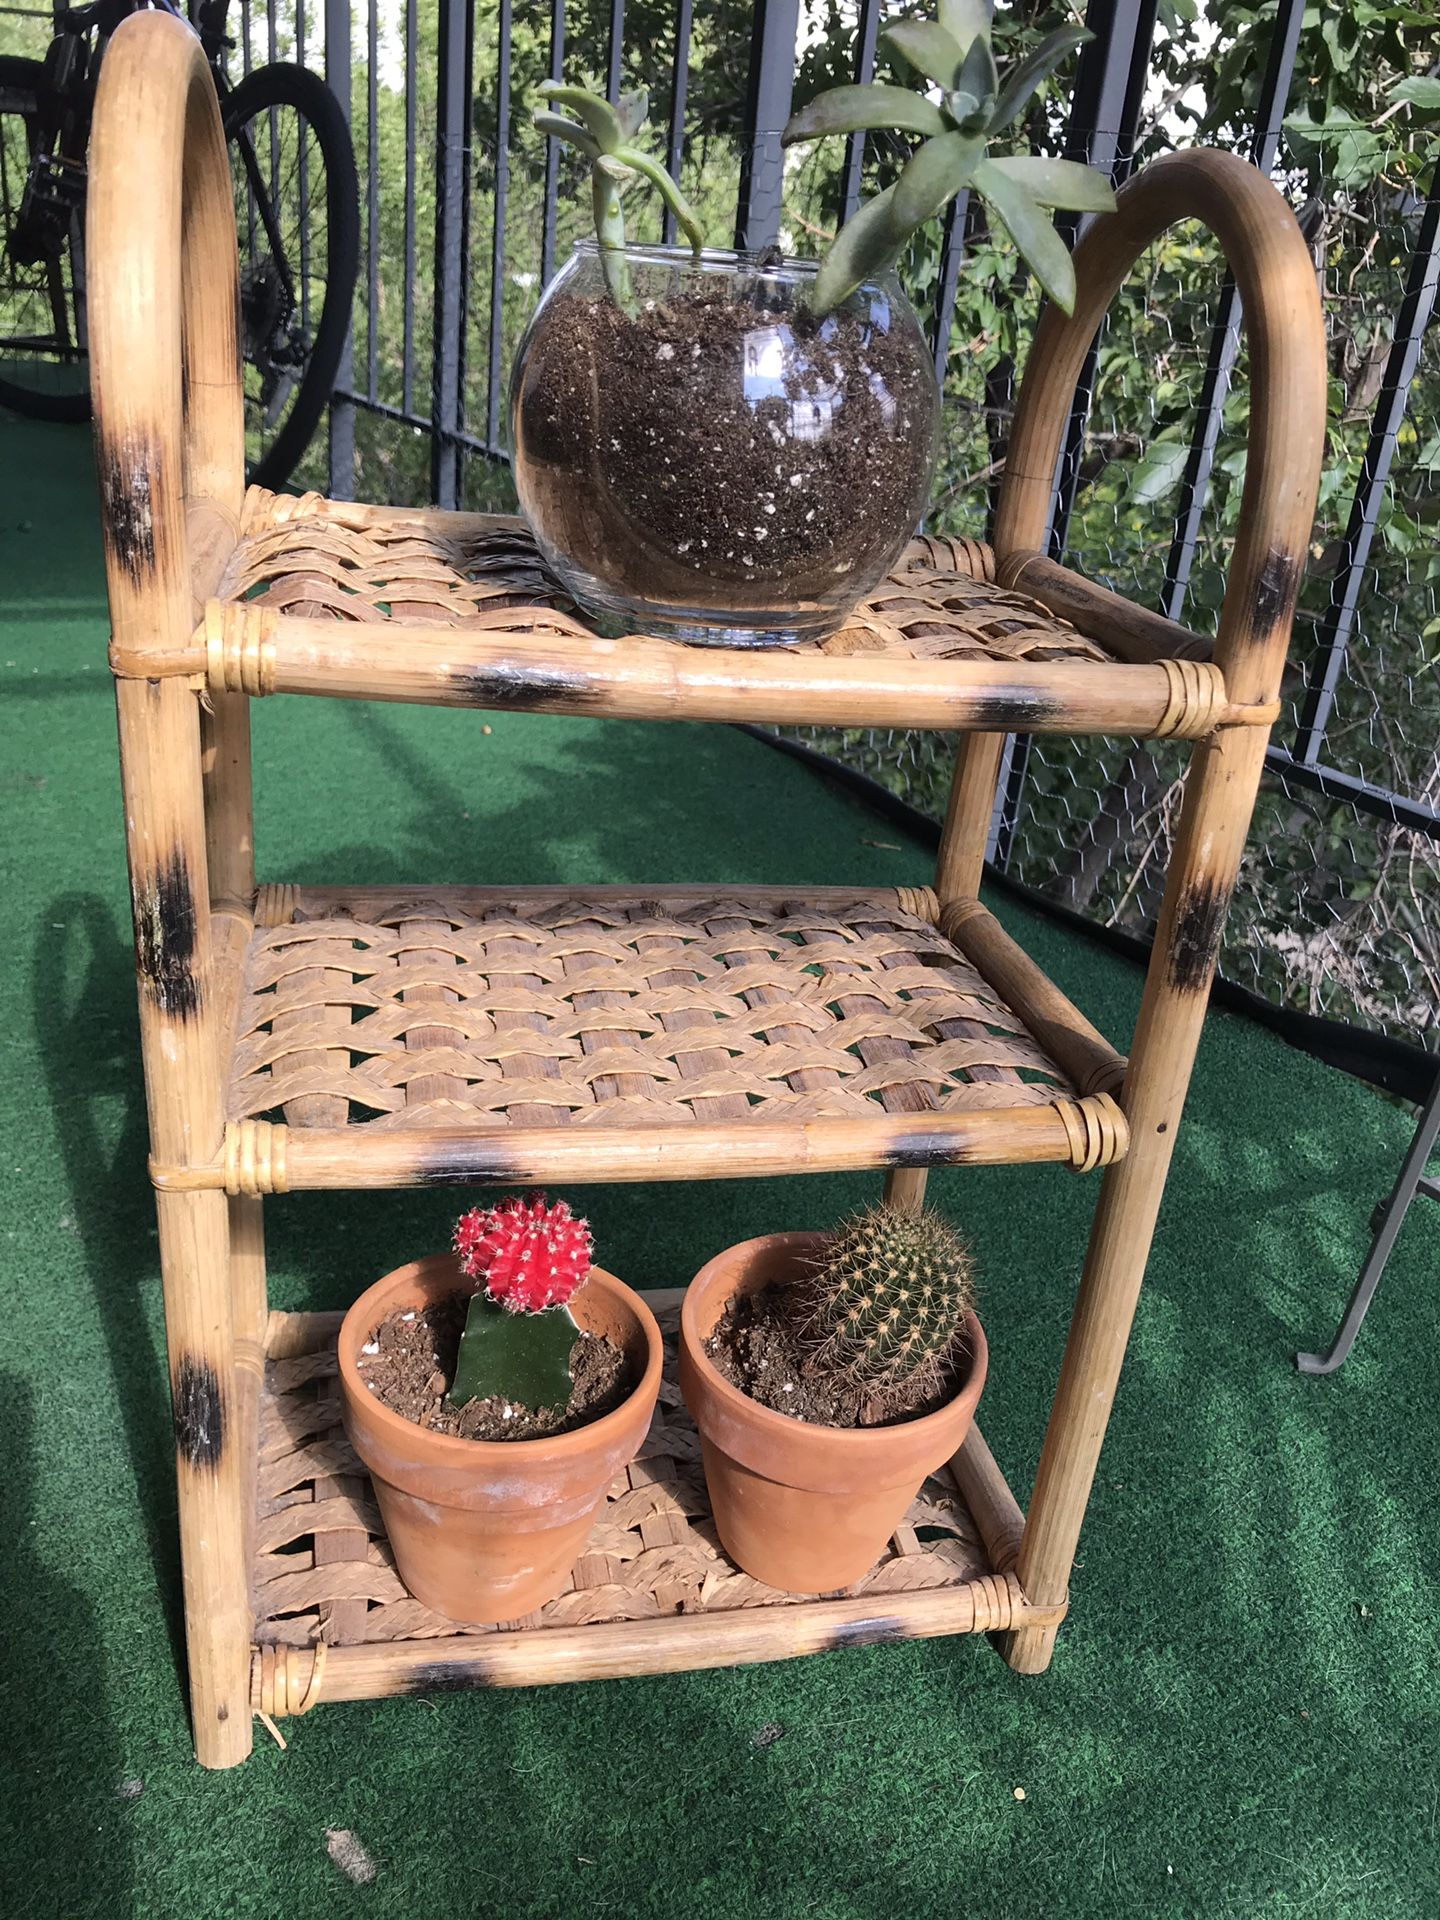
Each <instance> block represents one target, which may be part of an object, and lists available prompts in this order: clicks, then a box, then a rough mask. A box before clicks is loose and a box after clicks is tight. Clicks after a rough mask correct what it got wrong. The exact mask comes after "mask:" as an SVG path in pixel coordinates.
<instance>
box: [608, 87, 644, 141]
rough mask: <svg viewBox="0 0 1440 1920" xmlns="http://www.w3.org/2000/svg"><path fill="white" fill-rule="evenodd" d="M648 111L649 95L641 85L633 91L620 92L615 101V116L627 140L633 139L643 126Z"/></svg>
mask: <svg viewBox="0 0 1440 1920" xmlns="http://www.w3.org/2000/svg"><path fill="white" fill-rule="evenodd" d="M649 113H650V96H649V94H648V93H646V91H645V90H644V88H643V87H641V88H637V90H636V91H635V92H634V93H622V94H621V96H620V98H619V99H618V100H617V101H616V103H615V117H616V119H617V120H618V121H619V122H620V125H621V127H622V128H623V129H624V131H625V137H626V139H627V140H633V139H634V138H635V136H636V134H637V133H638V132H639V131H640V129H641V127H643V126H644V124H645V121H646V119H647V118H648V116H649Z"/></svg>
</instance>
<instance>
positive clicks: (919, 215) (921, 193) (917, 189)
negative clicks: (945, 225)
mask: <svg viewBox="0 0 1440 1920" xmlns="http://www.w3.org/2000/svg"><path fill="white" fill-rule="evenodd" d="M984 152H985V136H984V134H979V133H942V134H937V135H936V137H935V138H934V139H933V140H927V141H926V142H925V144H924V146H923V147H921V148H920V149H919V151H918V152H916V153H913V154H912V155H911V156H910V158H909V160H908V161H907V162H906V164H905V170H904V172H903V173H902V174H901V175H900V178H899V179H898V180H897V181H896V182H895V199H894V203H893V220H894V225H895V226H896V228H897V229H898V230H900V232H901V238H900V242H899V245H898V246H897V248H896V252H897V253H898V252H899V247H900V246H903V245H904V243H905V239H906V238H907V237H908V236H909V235H910V234H912V233H913V232H914V231H915V229H916V228H917V227H923V226H924V224H925V222H926V221H927V220H929V219H930V218H931V217H932V216H933V215H935V214H937V213H938V212H939V211H940V209H941V207H943V206H944V205H945V203H946V201H947V200H953V199H954V197H955V195H956V194H957V193H959V191H960V189H961V188H962V187H966V186H968V185H969V184H970V177H971V175H972V174H973V172H974V170H975V166H976V163H977V162H978V161H979V160H980V158H981V156H982V155H983V153H984Z"/></svg>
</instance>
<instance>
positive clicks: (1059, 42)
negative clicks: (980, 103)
mask: <svg viewBox="0 0 1440 1920" xmlns="http://www.w3.org/2000/svg"><path fill="white" fill-rule="evenodd" d="M1094 37H1095V36H1094V35H1093V34H1092V33H1091V32H1090V31H1089V29H1088V28H1087V27H1061V28H1059V29H1058V30H1057V31H1056V32H1055V33H1052V34H1050V35H1048V36H1047V38H1045V39H1044V40H1042V41H1041V42H1040V44H1039V46H1038V47H1036V49H1035V51H1034V52H1033V53H1031V54H1028V55H1027V56H1026V57H1025V59H1023V60H1022V61H1021V62H1020V64H1019V66H1017V67H1014V68H1012V69H1011V71H1010V74H1009V75H1008V77H1007V79H1006V81H1005V84H1004V86H1003V87H1002V88H1001V89H1000V98H999V99H998V100H997V101H996V102H995V111H994V113H993V114H992V115H991V119H990V132H991V133H992V134H994V133H999V132H1001V131H1002V130H1003V129H1004V128H1005V127H1008V126H1009V125H1010V123H1011V121H1012V120H1015V119H1017V118H1018V117H1019V115H1020V114H1021V113H1023V112H1024V110H1025V108H1026V107H1027V106H1028V105H1029V102H1030V96H1031V94H1033V93H1034V91H1035V89H1036V88H1037V87H1038V86H1039V85H1040V84H1041V82H1042V81H1044V80H1048V79H1049V77H1050V75H1051V74H1052V73H1053V72H1054V71H1055V69H1056V67H1058V66H1059V65H1060V63H1061V61H1062V60H1064V59H1066V58H1067V57H1068V56H1069V55H1070V54H1072V53H1073V52H1074V51H1075V49H1076V47H1083V46H1084V44H1085V42H1086V41H1087V40H1093V39H1094Z"/></svg>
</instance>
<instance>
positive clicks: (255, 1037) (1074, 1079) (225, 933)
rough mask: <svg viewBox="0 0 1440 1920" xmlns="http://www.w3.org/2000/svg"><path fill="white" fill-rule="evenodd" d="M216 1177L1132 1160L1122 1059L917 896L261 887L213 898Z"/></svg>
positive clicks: (1064, 1003) (991, 949) (972, 906)
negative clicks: (246, 905) (221, 1025)
mask: <svg viewBox="0 0 1440 1920" xmlns="http://www.w3.org/2000/svg"><path fill="white" fill-rule="evenodd" d="M215 924H216V926H217V928H219V930H220V932H219V937H218V945H219V952H218V954H217V956H216V965H217V972H218V976H219V979H218V987H219V995H220V999H221V1002H222V1007H223V1018H224V1022H225V1029H226V1031H227V1033H228V1034H229V1035H230V1036H231V1038H230V1043H229V1047H230V1051H229V1059H228V1070H227V1075H226V1094H225V1102H226V1107H225V1115H226V1121H227V1126H226V1135H225V1143H224V1148H223V1151H222V1153H221V1154H220V1155H218V1156H217V1157H216V1159H215V1160H214V1162H213V1163H211V1164H210V1165H207V1166H200V1167H187V1168H156V1169H154V1174H155V1178H156V1181H157V1184H159V1185H161V1186H171V1187H199V1186H224V1187H225V1188H227V1190H229V1191H230V1192H256V1193H259V1192H284V1191H286V1190H288V1189H292V1188H315V1187H357V1186H416V1185H432V1184H446V1183H461V1182H471V1181H498V1182H503V1183H506V1184H532V1183H533V1184H538V1183H540V1182H543V1181H581V1182H583V1181H599V1180H605V1181H617V1180H632V1181H633V1180H651V1179H657V1180H664V1179H682V1178H683V1179H705V1178H724V1177H731V1176H741V1175H758V1174H779V1173H801V1172H826V1171H834V1170H839V1169H847V1168H849V1169H856V1168H885V1167H928V1166H943V1165H953V1164H960V1163H991V1164H993V1163H999V1162H1011V1163H1019V1162H1043V1161H1051V1162H1060V1163H1064V1164H1068V1165H1070V1166H1072V1167H1075V1168H1077V1169H1080V1170H1084V1171H1088V1170H1089V1169H1090V1168H1092V1167H1095V1166H1100V1165H1105V1164H1108V1163H1109V1162H1110V1161H1112V1160H1115V1159H1118V1158H1119V1157H1120V1156H1121V1155H1122V1154H1123V1153H1124V1151H1125V1147H1126V1143H1127V1137H1128V1136H1127V1130H1126V1125H1125V1118H1124V1115H1123V1113H1122V1111H1121V1109H1120V1107H1119V1105H1118V1103H1117V1101H1116V1099H1115V1097H1114V1096H1115V1095H1116V1093H1117V1092H1118V1091H1119V1089H1120V1087H1121V1085H1122V1084H1123V1079H1124V1072H1125V1062H1124V1060H1123V1059H1122V1058H1121V1056H1120V1055H1119V1054H1117V1053H1116V1051H1115V1050H1114V1048H1113V1047H1111V1046H1110V1044H1109V1043H1108V1041H1106V1040H1105V1039H1104V1037H1103V1036H1102V1035H1101V1034H1100V1033H1098V1032H1097V1031H1096V1029H1095V1028H1094V1027H1093V1026H1091V1024H1090V1023H1089V1022H1088V1021H1087V1020H1086V1019H1085V1018H1084V1016H1083V1015H1082V1014H1081V1013H1080V1012H1079V1011H1078V1010H1077V1009H1076V1008H1075V1007H1073V1006H1072V1005H1071V1004H1070V1002H1069V1001H1068V1000H1067V999H1066V998H1065V997H1064V995H1063V994H1061V993H1060V991H1059V989H1058V988H1057V987H1055V986H1054V985H1053V984H1052V983H1051V982H1050V981H1049V980H1048V979H1047V978H1046V976H1045V975H1044V974H1043V973H1042V972H1041V970H1040V968H1039V967H1038V966H1037V965H1036V964H1035V963H1034V962H1033V961H1032V960H1031V959H1030V958H1029V957H1028V956H1027V955H1026V954H1025V953H1024V952H1023V950H1022V949H1021V948H1020V947H1019V946H1018V945H1017V944H1016V942H1015V941H1014V940H1012V939H1011V937H1010V936H1009V935H1008V934H1007V933H1006V932H1005V931H1004V929H1003V928H1002V927H1001V926H1000V924H999V922H998V921H996V920H995V919H994V918H993V916H992V915H991V914H990V913H989V912H988V911H987V910H986V909H985V908H984V907H982V906H981V905H980V903H979V902H978V901H976V900H970V899H965V900H954V901H949V902H946V903H944V904H943V905H942V903H941V902H940V901H939V900H938V899H937V898H936V896H935V894H934V893H933V892H932V891H931V890H930V889H929V888H925V887H909V888H889V889H885V890H881V891H870V892H867V891H865V890H862V889H853V888H840V887H830V888H811V889H803V888H785V887H725V886H714V887H684V886H661V887H596V888H577V887H560V886H555V887H531V888H478V887H439V888H420V887H412V888H363V887H362V888H343V887H342V888H310V887H295V886H266V887H262V888H261V889H260V892H259V895H258V896H257V899H256V903H255V913H254V916H253V920H252V919H251V917H250V916H241V915H235V914H223V913H222V914H217V915H216V917H215Z"/></svg>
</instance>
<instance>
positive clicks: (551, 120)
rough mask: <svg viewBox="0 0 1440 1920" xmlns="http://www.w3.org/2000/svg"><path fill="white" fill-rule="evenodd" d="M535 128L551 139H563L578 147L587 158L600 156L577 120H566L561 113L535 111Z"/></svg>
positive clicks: (597, 149)
mask: <svg viewBox="0 0 1440 1920" xmlns="http://www.w3.org/2000/svg"><path fill="white" fill-rule="evenodd" d="M535 128H536V131H537V132H538V133H543V134H546V135H548V137H549V138H550V139H551V140H563V141H565V142H566V144H567V145H569V146H572V147H578V148H579V149H580V151H581V153H583V154H584V155H585V157H586V159H587V160H598V159H599V157H600V149H599V147H597V146H596V144H595V142H594V141H593V140H592V139H591V138H590V135H589V134H588V133H587V132H586V131H585V129H584V127H582V126H581V125H580V123H579V121H578V120H567V119H566V118H565V116H564V114H561V113H541V112H539V111H537V112H536V114H535Z"/></svg>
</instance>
